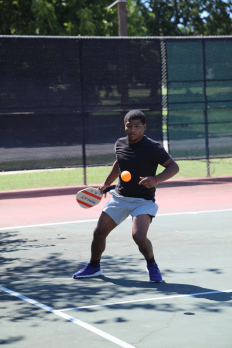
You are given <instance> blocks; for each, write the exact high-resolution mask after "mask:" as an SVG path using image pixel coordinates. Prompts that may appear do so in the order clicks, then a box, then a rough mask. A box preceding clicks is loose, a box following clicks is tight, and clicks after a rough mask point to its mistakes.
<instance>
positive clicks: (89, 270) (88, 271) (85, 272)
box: [73, 263, 103, 279]
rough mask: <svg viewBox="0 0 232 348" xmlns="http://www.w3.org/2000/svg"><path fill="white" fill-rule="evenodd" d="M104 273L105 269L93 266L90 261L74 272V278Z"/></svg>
mask: <svg viewBox="0 0 232 348" xmlns="http://www.w3.org/2000/svg"><path fill="white" fill-rule="evenodd" d="M102 273H103V270H102V269H101V267H100V266H99V267H97V268H96V267H92V266H91V265H90V263H87V264H86V265H85V266H84V267H83V268H82V269H80V271H78V272H76V273H74V275H73V279H77V278H90V277H97V276H99V275H100V274H102Z"/></svg>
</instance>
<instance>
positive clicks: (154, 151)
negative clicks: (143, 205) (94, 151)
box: [115, 135, 170, 201]
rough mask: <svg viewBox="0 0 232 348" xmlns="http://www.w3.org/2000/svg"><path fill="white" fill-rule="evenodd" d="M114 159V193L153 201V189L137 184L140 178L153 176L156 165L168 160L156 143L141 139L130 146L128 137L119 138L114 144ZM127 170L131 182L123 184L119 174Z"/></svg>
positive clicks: (165, 153) (144, 137) (162, 149)
mask: <svg viewBox="0 0 232 348" xmlns="http://www.w3.org/2000/svg"><path fill="white" fill-rule="evenodd" d="M115 152H116V159H117V162H118V166H119V182H118V185H117V186H116V188H115V190H116V192H117V193H118V194H119V195H121V196H124V197H136V198H144V199H148V200H153V201H154V196H155V187H152V188H149V189H148V188H146V187H145V186H143V185H139V184H138V183H139V182H140V181H141V179H140V176H141V177H147V176H155V174H156V170H157V167H158V164H161V165H162V164H164V163H165V162H166V161H167V160H168V159H169V158H170V156H169V154H168V153H167V152H166V151H165V150H164V148H163V146H162V145H160V144H159V143H158V142H156V141H154V140H152V139H150V138H147V137H146V136H145V135H144V136H143V138H142V139H141V140H140V141H139V142H137V143H135V144H131V143H129V141H128V137H125V138H120V139H118V140H117V141H116V143H115ZM124 170H127V171H128V172H130V173H131V180H130V181H129V182H124V181H123V180H122V179H121V173H122V172H123V171H124Z"/></svg>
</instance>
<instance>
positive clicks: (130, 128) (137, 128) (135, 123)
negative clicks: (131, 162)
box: [125, 120, 146, 143]
mask: <svg viewBox="0 0 232 348" xmlns="http://www.w3.org/2000/svg"><path fill="white" fill-rule="evenodd" d="M145 129H146V124H142V122H141V121H140V120H127V121H126V123H125V131H126V134H127V136H128V140H129V143H137V142H139V141H140V140H141V139H142V137H143V133H144V131H145Z"/></svg>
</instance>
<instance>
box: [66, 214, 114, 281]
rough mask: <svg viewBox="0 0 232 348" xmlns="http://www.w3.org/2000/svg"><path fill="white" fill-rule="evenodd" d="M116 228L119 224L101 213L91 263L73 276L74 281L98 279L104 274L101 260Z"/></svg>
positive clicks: (93, 243) (92, 246) (95, 233)
mask: <svg viewBox="0 0 232 348" xmlns="http://www.w3.org/2000/svg"><path fill="white" fill-rule="evenodd" d="M116 226H117V224H116V223H115V222H114V220H113V219H112V218H111V217H110V216H109V215H108V214H106V213H104V212H102V213H101V216H100V218H99V220H98V223H97V227H96V228H95V230H94V233H93V241H92V245H91V260H90V263H87V264H86V265H85V266H84V267H83V268H82V269H81V270H80V271H78V272H76V273H75V274H74V275H73V278H74V279H77V278H90V277H96V276H98V275H100V274H102V269H101V267H100V259H101V255H102V253H103V251H104V250H105V247H106V237H107V236H108V234H109V233H110V232H111V231H112V230H113V229H114V228H115V227H116Z"/></svg>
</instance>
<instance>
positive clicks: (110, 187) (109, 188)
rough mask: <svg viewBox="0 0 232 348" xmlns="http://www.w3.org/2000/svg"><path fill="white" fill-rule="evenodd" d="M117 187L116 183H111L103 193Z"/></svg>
mask: <svg viewBox="0 0 232 348" xmlns="http://www.w3.org/2000/svg"><path fill="white" fill-rule="evenodd" d="M115 187H116V185H111V186H109V187H107V188H106V189H105V190H104V191H103V193H107V192H109V191H110V190H113V189H115Z"/></svg>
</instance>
